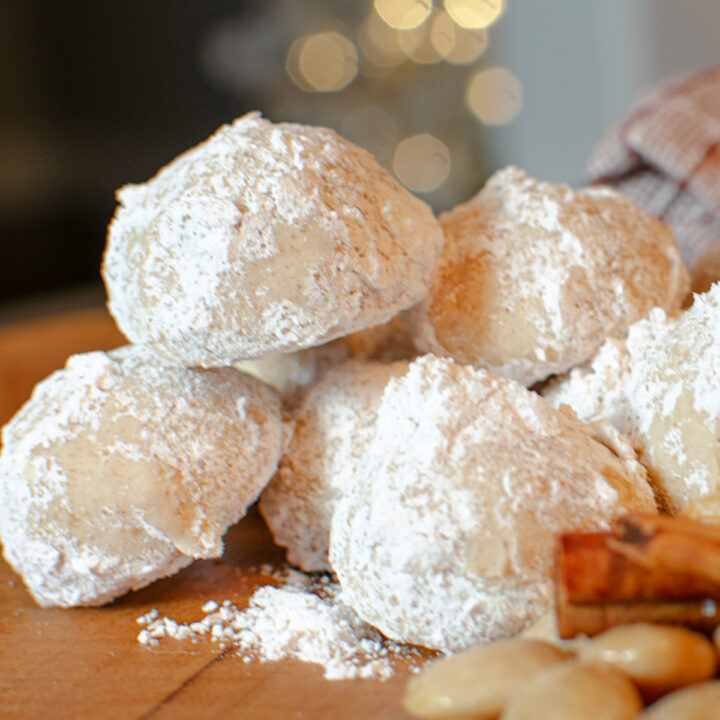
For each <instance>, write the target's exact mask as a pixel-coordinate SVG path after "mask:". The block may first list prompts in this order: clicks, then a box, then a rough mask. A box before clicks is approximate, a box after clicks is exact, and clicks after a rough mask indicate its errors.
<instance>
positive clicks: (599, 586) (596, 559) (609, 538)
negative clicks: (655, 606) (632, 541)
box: [555, 532, 720, 603]
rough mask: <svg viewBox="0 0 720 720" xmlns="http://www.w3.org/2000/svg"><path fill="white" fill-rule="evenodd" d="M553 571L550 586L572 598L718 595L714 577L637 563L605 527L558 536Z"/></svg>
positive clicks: (612, 599)
mask: <svg viewBox="0 0 720 720" xmlns="http://www.w3.org/2000/svg"><path fill="white" fill-rule="evenodd" d="M555 574H556V577H555V586H556V588H557V589H558V591H559V592H562V593H563V594H564V596H565V598H566V599H567V601H568V602H572V603H588V602H589V603H593V602H594V603H598V602H606V603H607V602H633V601H639V600H648V601H651V600H704V599H707V598H710V599H717V600H720V583H718V582H714V581H713V580H711V579H708V578H706V577H703V576H701V575H698V574H693V573H688V572H677V571H674V570H667V569H665V568H662V567H660V568H658V567H649V566H648V565H645V564H640V563H637V562H635V558H634V557H633V554H632V553H629V554H628V553H625V552H622V551H621V550H619V549H618V548H617V547H616V544H615V537H614V535H613V534H612V533H611V532H595V533H566V534H565V535H562V536H560V537H559V538H558V546H557V551H556V562H555Z"/></svg>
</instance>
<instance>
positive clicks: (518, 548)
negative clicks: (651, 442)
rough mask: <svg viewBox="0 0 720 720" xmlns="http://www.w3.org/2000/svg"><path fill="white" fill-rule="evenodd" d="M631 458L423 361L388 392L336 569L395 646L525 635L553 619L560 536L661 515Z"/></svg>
mask: <svg viewBox="0 0 720 720" xmlns="http://www.w3.org/2000/svg"><path fill="white" fill-rule="evenodd" d="M634 457H635V456H634V452H633V450H632V449H631V448H630V446H629V445H628V444H627V443H626V442H625V441H624V440H623V439H622V437H621V436H620V434H619V433H617V431H615V430H614V429H613V428H612V426H610V425H609V424H608V423H596V424H594V425H586V424H584V423H582V422H580V421H579V420H577V419H576V418H575V417H573V416H568V415H566V414H564V413H562V412H559V411H557V410H555V409H553V408H551V407H550V406H549V405H548V404H547V403H546V402H545V401H544V400H543V399H542V398H541V397H540V396H539V395H537V394H535V393H532V392H530V391H528V390H526V389H525V388H524V387H522V386H521V385H520V384H518V383H516V382H514V381H512V380H509V379H507V378H502V377H499V376H497V375H494V374H492V373H490V372H487V371H485V370H481V369H475V368H473V367H471V366H461V365H458V364H456V363H455V362H454V361H452V360H450V359H446V358H438V357H435V356H424V357H422V358H419V359H418V360H416V361H414V362H413V363H411V365H410V369H409V371H408V372H407V373H406V374H405V375H403V376H401V377H399V378H395V379H392V380H390V382H389V383H388V386H387V388H386V390H385V394H384V395H383V398H382V401H381V404H380V407H379V409H378V413H377V420H376V423H375V432H374V435H373V438H372V440H371V441H370V443H369V445H368V448H367V451H366V452H365V454H364V456H363V458H362V460H361V461H360V463H359V465H358V470H357V472H356V474H355V478H354V481H353V484H352V487H351V488H350V490H349V492H348V493H347V494H346V495H345V496H344V497H343V498H341V499H340V501H339V502H338V504H337V508H336V510H335V514H334V517H333V520H332V526H331V533H330V563H331V565H332V567H333V569H334V570H335V572H336V573H337V575H338V579H339V580H340V584H341V585H342V588H343V590H344V592H345V593H346V595H347V600H348V602H349V603H350V604H351V605H352V607H353V608H354V609H355V611H356V612H357V613H358V615H360V617H361V618H362V619H363V620H365V621H366V622H369V623H371V624H372V625H375V626H376V627H377V628H378V629H379V630H380V631H381V632H382V633H384V634H385V635H387V636H388V637H390V638H392V639H394V640H398V641H401V642H411V643H417V644H420V645H425V646H427V647H430V648H436V649H439V650H443V651H458V650H462V649H464V648H467V647H471V646H472V645H475V644H478V643H480V642H485V641H489V640H495V639H499V638H503V637H509V636H511V635H515V634H517V633H519V632H520V631H522V630H523V628H525V627H527V626H529V625H530V624H531V623H532V622H533V621H535V620H537V619H538V618H539V617H540V616H541V615H543V614H544V613H546V612H547V611H548V610H549V608H550V603H551V594H552V593H551V588H552V582H551V556H552V548H553V543H554V539H555V534H556V533H559V532H564V531H573V530H595V529H600V528H607V527H608V525H609V521H610V519H611V518H613V517H614V516H615V515H617V514H619V513H622V512H624V511H627V510H631V509H632V510H641V511H648V512H653V511H654V509H655V504H654V501H653V496H652V491H651V489H650V487H649V485H648V484H647V482H646V477H645V471H644V470H643V468H642V466H641V465H640V464H639V463H637V462H636V461H635V459H634Z"/></svg>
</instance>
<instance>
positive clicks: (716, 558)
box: [608, 513, 720, 587]
mask: <svg viewBox="0 0 720 720" xmlns="http://www.w3.org/2000/svg"><path fill="white" fill-rule="evenodd" d="M608 545H609V547H610V548H612V550H614V551H615V552H617V553H619V554H621V555H623V556H624V557H626V558H627V559H628V560H630V561H631V562H633V563H635V564H637V565H640V566H642V567H645V568H648V569H649V570H652V571H663V572H665V571H666V572H671V573H674V572H679V573H683V574H684V575H689V576H692V577H695V578H697V579H698V581H702V582H708V583H715V584H717V585H718V587H720V526H718V525H712V524H709V523H703V522H698V521H696V520H690V519H688V518H681V517H667V516H663V515H644V514H640V513H632V514H629V515H625V516H624V517H621V518H619V519H618V520H617V521H616V522H615V523H614V525H613V537H612V538H611V539H610V541H609V542H608Z"/></svg>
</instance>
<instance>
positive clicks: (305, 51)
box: [285, 31, 358, 92]
mask: <svg viewBox="0 0 720 720" xmlns="http://www.w3.org/2000/svg"><path fill="white" fill-rule="evenodd" d="M285 67H286V68H287V72H288V74H289V75H290V77H291V78H292V80H293V82H294V83H295V84H296V85H297V86H298V87H300V88H302V89H303V90H308V91H316V92H337V91H338V90H342V89H343V88H345V87H347V86H348V85H349V84H350V83H351V82H352V81H353V80H354V78H355V76H356V75H357V70H358V54H357V48H356V47H355V44H354V43H353V42H352V41H351V40H348V38H346V37H345V36H344V35H341V34H340V33H338V32H335V31H328V32H320V33H313V34H312V35H305V36H303V37H301V38H298V39H297V40H296V41H295V42H294V43H293V44H292V45H291V46H290V49H289V51H288V54H287V58H286V63H285Z"/></svg>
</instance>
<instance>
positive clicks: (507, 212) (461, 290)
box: [410, 167, 689, 385]
mask: <svg viewBox="0 0 720 720" xmlns="http://www.w3.org/2000/svg"><path fill="white" fill-rule="evenodd" d="M440 224H441V225H442V228H443V230H444V231H445V238H446V245H445V249H444V250H443V253H442V255H441V258H440V261H439V264H438V269H437V271H436V273H435V277H434V278H433V282H432V285H431V288H430V292H429V294H428V296H427V298H426V299H425V300H424V301H423V302H422V303H421V304H420V305H419V307H418V310H417V311H413V312H412V313H411V315H410V319H411V322H412V327H413V332H414V337H415V342H416V344H417V346H418V348H419V349H420V350H421V351H429V352H434V353H436V354H441V355H448V356H452V357H454V358H455V359H457V360H459V361H460V362H463V363H471V364H477V365H480V366H482V367H486V368H488V369H490V370H493V371H495V372H497V373H500V374H501V375H506V376H508V377H512V378H514V379H516V380H518V381H519V382H521V383H523V384H525V385H532V384H533V383H535V382H537V381H540V380H543V379H544V378H546V377H548V376H549V375H552V374H559V373H563V372H565V371H566V370H568V369H569V368H571V367H573V366H575V365H578V364H580V363H582V362H584V361H585V360H587V359H588V358H590V356H591V355H592V354H593V353H594V352H595V351H596V350H597V349H598V347H599V346H600V344H601V343H602V342H603V340H604V339H605V338H606V337H609V336H612V337H622V336H623V335H624V334H625V331H626V329H627V327H628V325H630V324H631V323H632V322H635V321H636V320H639V319H640V318H641V317H644V316H645V315H646V314H647V312H648V311H649V310H650V309H651V308H652V307H653V306H655V305H658V306H660V307H663V308H665V309H666V310H668V311H670V312H673V311H675V310H677V309H678V308H680V306H681V304H682V302H683V299H684V298H685V296H686V295H687V292H688V288H689V278H688V273H687V270H686V269H685V267H684V265H683V263H682V258H681V255H680V250H679V249H678V247H677V245H676V243H675V240H674V238H673V234H672V232H671V230H670V229H669V228H668V227H667V226H665V225H663V224H662V223H661V222H660V221H658V220H656V219H655V218H653V217H652V216H651V215H649V214H648V213H646V212H645V211H643V210H640V209H639V208H637V207H635V206H634V205H632V204H631V203H630V201H629V200H627V199H626V198H625V197H624V196H622V195H621V194H619V193H617V192H615V191H613V190H611V189H609V188H606V187H600V186H596V187H588V188H584V189H581V190H572V189H570V188H569V187H567V186H565V185H557V184H554V183H549V182H538V181H537V180H533V179H531V178H529V177H527V175H525V173H524V172H522V171H521V170H518V169H517V168H514V167H508V168H506V169H504V170H501V171H499V172H497V173H496V174H495V175H493V176H492V177H491V178H490V180H489V181H488V183H487V184H486V186H485V187H484V188H483V189H482V190H481V191H480V192H479V193H478V194H477V195H476V196H475V197H474V198H472V199H471V200H470V201H468V202H467V203H465V204H463V205H459V206H458V207H456V208H455V209H453V210H451V211H450V212H447V213H444V214H443V215H441V216H440Z"/></svg>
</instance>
